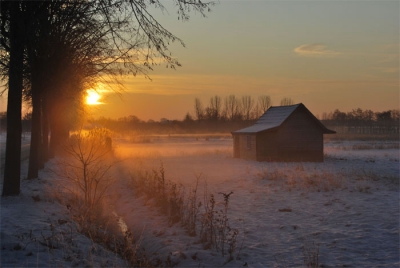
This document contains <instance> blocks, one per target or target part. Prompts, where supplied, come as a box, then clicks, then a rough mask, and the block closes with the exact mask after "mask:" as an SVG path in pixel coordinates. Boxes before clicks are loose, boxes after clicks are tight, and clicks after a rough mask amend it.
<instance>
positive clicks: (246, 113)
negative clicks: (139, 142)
mask: <svg viewBox="0 0 400 268" xmlns="http://www.w3.org/2000/svg"><path fill="white" fill-rule="evenodd" d="M293 103H294V101H293V100H292V99H290V98H284V99H282V100H281V103H280V104H281V105H290V104H293ZM271 105H272V102H271V98H270V97H269V96H266V95H263V96H260V97H258V98H257V99H253V98H252V97H251V96H242V97H241V98H237V97H235V96H234V95H230V96H228V97H226V98H224V99H222V98H221V97H219V96H214V97H212V98H211V99H210V102H209V103H208V105H207V106H204V105H203V103H202V102H201V101H200V100H199V99H198V98H196V99H195V101H194V113H193V115H192V114H191V113H189V112H188V113H186V115H185V116H184V118H183V119H182V120H168V119H167V118H161V119H160V120H159V121H154V120H148V121H143V120H141V119H139V118H138V117H137V116H134V115H130V116H126V117H121V118H119V119H111V118H105V117H100V118H98V119H93V120H90V121H89V124H88V125H87V127H89V128H92V127H106V128H108V129H110V130H113V131H118V132H121V131H134V132H136V133H137V134H154V133H156V134H173V133H229V132H232V131H235V130H237V129H240V128H244V127H247V126H250V125H252V124H254V123H255V122H256V121H257V119H258V118H259V117H260V116H261V115H262V114H263V113H264V112H265V111H266V110H267V109H268V108H269V107H271ZM6 117H7V115H6V113H5V112H3V113H0V127H1V130H5V129H6V128H5V127H6ZM319 119H320V120H321V122H322V123H323V124H324V125H325V126H326V127H328V128H329V129H332V130H335V131H336V132H337V133H338V134H373V135H375V134H378V135H398V134H399V130H400V127H399V123H400V110H399V109H397V110H387V111H383V112H374V111H372V110H363V109H360V108H357V109H353V110H352V111H349V112H341V111H340V110H338V109H336V110H334V111H333V112H329V113H327V112H325V113H323V114H322V116H321V117H320V118H319ZM30 124H31V114H26V115H25V116H24V118H23V131H29V130H30Z"/></svg>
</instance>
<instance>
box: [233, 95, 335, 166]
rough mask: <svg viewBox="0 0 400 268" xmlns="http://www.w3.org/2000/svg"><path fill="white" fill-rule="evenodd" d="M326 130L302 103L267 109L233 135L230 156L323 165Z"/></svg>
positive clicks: (331, 132) (327, 131) (330, 131)
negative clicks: (321, 163)
mask: <svg viewBox="0 0 400 268" xmlns="http://www.w3.org/2000/svg"><path fill="white" fill-rule="evenodd" d="M334 133H336V132H335V131H333V130H329V129H327V128H326V127H325V126H324V125H323V124H322V123H321V122H320V121H319V120H318V119H317V118H316V117H315V116H314V115H313V114H312V113H311V112H310V111H309V110H308V109H307V108H306V107H305V106H304V105H303V104H302V103H299V104H296V105H289V106H276V107H274V106H273V107H270V108H269V109H268V110H267V111H266V112H265V113H264V114H263V115H262V116H261V117H260V119H258V121H257V122H256V123H255V124H254V125H252V126H250V127H247V128H243V129H240V130H237V131H234V132H232V136H233V155H234V157H235V158H244V159H251V160H257V161H288V162H289V161H304V162H322V161H324V137H323V134H334Z"/></svg>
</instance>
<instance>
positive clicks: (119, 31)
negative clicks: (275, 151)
mask: <svg viewBox="0 0 400 268" xmlns="http://www.w3.org/2000/svg"><path fill="white" fill-rule="evenodd" d="M30 2H31V1H13V2H5V1H1V10H0V12H1V13H0V14H1V19H0V21H1V25H0V30H1V38H0V42H1V46H2V48H5V51H7V52H8V53H5V56H4V55H1V68H2V70H3V72H2V73H4V70H5V69H7V70H9V74H8V75H7V77H8V79H9V83H8V87H9V94H8V98H9V99H8V101H9V105H8V107H9V109H10V110H9V112H8V119H7V120H8V122H9V123H10V124H9V126H10V128H9V129H8V135H13V137H12V138H11V136H8V137H7V144H8V145H7V147H6V163H9V164H6V167H10V168H6V169H7V171H6V169H5V179H4V182H5V183H4V187H3V194H4V195H11V194H18V193H19V188H20V186H19V180H20V173H19V172H20V171H19V169H20V166H19V164H17V163H19V157H20V147H21V145H20V137H21V127H20V126H21V122H20V120H21V100H22V93H21V92H22V76H23V68H22V65H21V64H20V62H21V61H23V53H24V48H25V49H26V47H25V46H26V45H27V44H29V45H30V46H31V48H38V49H40V48H41V45H43V44H45V42H43V41H44V40H46V39H47V37H52V36H54V35H53V33H57V34H60V35H59V36H61V37H71V35H70V33H71V32H72V33H79V31H81V30H82V29H84V25H85V22H84V20H82V18H86V19H88V20H86V22H87V21H91V22H94V23H95V24H96V25H100V26H101V27H95V29H96V31H81V32H80V34H73V35H72V36H73V37H74V38H72V39H69V38H61V40H63V41H64V43H62V42H61V43H57V44H65V45H66V47H67V48H68V49H71V48H73V49H75V48H77V47H79V48H81V46H80V45H83V46H84V45H85V44H87V42H86V41H87V40H94V39H96V38H97V40H98V41H99V42H97V44H106V45H108V47H112V48H113V49H111V50H104V51H107V53H108V54H106V55H104V54H102V55H101V57H95V58H92V60H93V59H97V62H92V63H93V65H92V66H94V68H88V69H84V71H88V70H90V71H93V70H94V71H95V72H94V73H97V74H99V76H98V78H99V77H103V76H104V75H105V74H106V75H107V74H109V75H111V76H115V75H116V74H117V72H116V71H118V73H120V74H126V73H132V74H134V75H136V74H137V73H142V74H144V75H146V76H147V70H152V66H153V65H156V64H158V63H159V59H160V58H162V59H163V60H164V62H165V63H166V65H167V66H168V67H171V68H175V66H180V64H179V62H178V61H177V60H176V59H175V58H173V57H172V56H171V53H170V51H169V49H168V46H169V45H170V43H172V42H175V41H177V42H179V43H180V44H181V45H183V46H184V43H183V41H182V40H181V39H179V38H178V37H176V36H175V35H173V34H172V33H171V32H170V31H168V30H167V29H165V28H164V27H163V26H162V25H161V24H160V23H159V22H158V21H156V20H155V18H154V17H153V16H152V15H151V13H150V11H149V10H151V8H156V9H161V10H165V7H164V6H163V4H162V1H160V0H100V1H98V0H90V1H78V0H72V1H55V0H54V1H40V2H32V3H30ZM174 2H175V7H176V8H177V13H178V18H179V19H182V20H188V19H189V13H190V12H192V11H196V12H198V13H200V14H202V15H204V13H205V12H207V11H209V9H210V6H211V5H212V4H213V3H212V2H208V3H203V2H201V1H200V0H189V1H188V0H175V1H174ZM38 7H40V8H38ZM54 7H57V8H54ZM70 7H72V9H70ZM73 8H78V10H80V11H82V12H81V13H78V12H71V10H73ZM26 9H28V10H29V9H30V10H29V11H32V10H33V11H35V14H39V13H37V12H36V11H41V12H42V11H43V13H40V16H33V13H32V12H22V11H24V10H26ZM53 12H54V13H53ZM77 14H79V15H77ZM49 18H50V21H49ZM23 22H24V23H23ZM62 22H64V23H62ZM82 22H84V23H82ZM24 24H25V25H29V26H30V27H31V28H32V27H33V29H34V31H29V32H28V31H24V30H23V25H24ZM87 25H88V26H92V25H91V24H87ZM98 29H101V31H97V30H98ZM27 33H29V37H34V38H32V39H30V40H29V43H27V42H23V41H24V40H23V39H24V38H25V36H24V35H25V34H27ZM37 37H40V38H37ZM80 37H81V39H79V38H80ZM32 40H34V41H37V42H35V43H34V44H32V43H31V42H32ZM71 40H74V41H72V42H71ZM103 40H106V42H105V43H104V42H102V41H103ZM76 41H80V42H76ZM52 44H53V47H51V49H53V50H54V49H58V47H56V45H54V43H52ZM95 48H98V46H96V47H92V48H87V47H85V48H84V49H80V51H85V52H87V53H90V52H91V51H97V50H96V49H95ZM27 50H28V54H29V53H31V55H34V57H33V58H35V57H36V58H38V57H37V55H40V53H37V52H38V51H35V50H31V51H29V49H27ZM42 51H44V50H42ZM68 51H69V50H68ZM44 52H46V51H44ZM1 54H4V53H1ZM63 54H64V53H63ZM45 55H46V59H50V58H51V57H50V58H49V57H48V55H47V54H45ZM53 55H54V54H53ZM67 55H69V56H71V58H70V59H72V62H73V63H77V62H78V63H79V59H78V60H77V58H75V56H76V55H78V54H76V53H72V54H68V53H67ZM83 55H85V54H83ZM30 58H31V59H33V58H32V57H30ZM14 59H18V61H14ZM53 59H54V58H53ZM64 59H66V58H64ZM13 62H15V64H16V65H18V66H21V68H19V67H18V68H16V67H14V66H16V65H15V64H14V63H13ZM17 62H18V63H17ZM46 62H47V63H49V62H51V61H46ZM49 64H50V63H49ZM78 65H79V66H82V65H80V64H78ZM31 66H34V64H32V65H31ZM49 66H51V65H47V64H46V68H47V70H50V69H51V68H49ZM75 66H76V65H75ZM31 70H33V69H31ZM109 70H112V71H109ZM80 71H82V69H80ZM57 74H58V73H57ZM88 76H90V75H88V73H86V72H84V77H88ZM14 78H15V79H14ZM17 78H18V79H17ZM50 78H51V77H50ZM35 81H37V83H36V82H35ZM75 81H76V82H78V86H79V87H78V88H80V89H83V87H82V82H83V80H80V79H78V80H75ZM30 82H31V83H32V84H31V88H30V89H31V91H30V92H31V94H34V95H35V97H33V95H30V96H32V97H33V100H32V103H33V106H34V110H36V111H35V112H34V113H33V117H34V118H35V119H34V118H33V121H34V124H35V130H34V132H35V133H36V134H34V135H33V142H34V143H38V142H40V140H41V136H40V131H41V130H40V129H41V126H42V122H45V121H43V120H41V119H42V118H41V117H40V115H41V113H43V111H42V108H43V106H42V104H43V103H44V102H43V100H44V98H43V96H44V94H43V92H44V91H43V90H42V88H44V87H45V85H43V84H40V83H41V82H43V81H42V79H41V78H40V75H38V76H37V77H36V78H35V77H34V76H33V77H32V79H31V80H30ZM52 85H54V84H52ZM68 88H70V89H71V88H73V87H68ZM79 92H81V91H79V90H78V93H79ZM46 95H47V94H46ZM78 96H79V94H76V95H74V98H78ZM64 100H65V99H64ZM47 103H49V102H47ZM62 104H63V105H61V106H60V107H70V105H68V104H67V103H66V102H63V103H62ZM45 109H47V108H45ZM63 112H66V110H64V111H63ZM13 118H14V119H15V122H11V120H13ZM43 129H45V128H43ZM52 134H53V131H52ZM42 141H43V139H42ZM10 150H12V151H13V152H11V151H10ZM37 152H38V150H36V149H34V151H32V156H33V155H38V153H37ZM32 159H33V157H32ZM11 167H12V169H11ZM35 173H36V172H35V170H33V172H32V173H31V174H32V176H33V177H34V176H35ZM6 177H7V178H6ZM12 185H15V187H14V186H12ZM7 189H13V190H7Z"/></svg>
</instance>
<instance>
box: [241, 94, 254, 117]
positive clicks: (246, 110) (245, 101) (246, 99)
mask: <svg viewBox="0 0 400 268" xmlns="http://www.w3.org/2000/svg"><path fill="white" fill-rule="evenodd" d="M253 106H254V100H253V99H252V97H251V96H250V95H247V96H242V110H243V116H244V119H245V120H250V115H251V112H252V110H253Z"/></svg>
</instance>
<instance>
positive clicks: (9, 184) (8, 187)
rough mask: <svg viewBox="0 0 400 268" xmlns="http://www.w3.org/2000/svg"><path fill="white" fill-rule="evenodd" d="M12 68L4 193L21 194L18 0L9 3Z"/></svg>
mask: <svg viewBox="0 0 400 268" xmlns="http://www.w3.org/2000/svg"><path fill="white" fill-rule="evenodd" d="M10 5H11V9H10V69H9V76H8V79H9V80H8V100H7V141H6V155H5V167H4V184H3V193H2V195H3V196H8V195H18V194H19V192H20V176H21V131H22V124H21V108H22V107H21V106H22V87H23V78H22V72H23V57H24V40H23V36H24V25H23V20H22V16H21V13H22V12H21V11H20V7H19V1H15V2H12V3H10Z"/></svg>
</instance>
